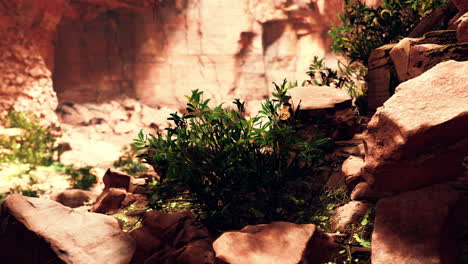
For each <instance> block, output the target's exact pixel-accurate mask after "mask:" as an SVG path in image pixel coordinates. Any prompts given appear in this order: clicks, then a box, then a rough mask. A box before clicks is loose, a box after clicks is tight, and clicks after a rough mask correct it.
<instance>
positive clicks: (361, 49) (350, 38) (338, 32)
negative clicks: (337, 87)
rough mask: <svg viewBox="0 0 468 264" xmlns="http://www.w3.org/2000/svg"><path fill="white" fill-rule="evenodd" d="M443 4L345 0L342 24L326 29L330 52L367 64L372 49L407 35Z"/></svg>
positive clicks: (433, 1)
mask: <svg viewBox="0 0 468 264" xmlns="http://www.w3.org/2000/svg"><path fill="white" fill-rule="evenodd" d="M446 5H447V1H445V0H383V1H382V5H381V6H378V7H369V6H367V4H366V3H364V2H361V1H349V0H347V1H346V5H345V9H344V13H343V14H341V15H340V19H341V24H342V26H333V27H332V29H331V30H330V31H329V35H330V36H331V37H332V38H333V45H332V51H333V52H335V53H337V54H339V55H343V56H345V57H347V58H348V59H350V60H351V62H355V61H358V62H361V63H363V64H364V65H366V66H367V63H368V58H369V56H370V53H371V51H372V50H373V49H375V48H378V47H380V46H382V45H384V44H388V43H392V42H396V41H398V40H400V39H402V38H403V37H406V36H408V34H409V33H410V32H411V31H412V30H413V29H414V28H415V27H416V25H417V24H418V22H419V21H421V19H422V18H423V17H425V16H427V15H428V14H430V13H431V12H433V11H434V10H436V9H437V8H441V7H444V6H446Z"/></svg>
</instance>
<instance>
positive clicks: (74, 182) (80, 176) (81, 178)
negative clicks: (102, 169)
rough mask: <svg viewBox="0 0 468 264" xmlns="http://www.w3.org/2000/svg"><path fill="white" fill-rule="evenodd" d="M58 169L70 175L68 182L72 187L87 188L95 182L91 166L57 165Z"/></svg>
mask: <svg viewBox="0 0 468 264" xmlns="http://www.w3.org/2000/svg"><path fill="white" fill-rule="evenodd" d="M57 168H59V170H61V171H63V172H64V173H65V174H67V175H69V176H70V179H69V180H70V183H71V187H72V188H73V189H82V190H89V188H91V187H92V186H93V185H94V184H96V183H97V180H96V175H94V174H93V173H91V169H92V168H91V167H89V166H86V167H82V168H74V167H71V166H63V165H61V164H60V165H57Z"/></svg>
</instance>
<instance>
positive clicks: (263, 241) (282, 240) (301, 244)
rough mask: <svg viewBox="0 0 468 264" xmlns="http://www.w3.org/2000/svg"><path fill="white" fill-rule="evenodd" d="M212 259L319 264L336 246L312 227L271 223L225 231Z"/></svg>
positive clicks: (238, 262) (259, 263)
mask: <svg viewBox="0 0 468 264" xmlns="http://www.w3.org/2000/svg"><path fill="white" fill-rule="evenodd" d="M213 248H214V250H215V252H216V258H218V259H219V260H221V261H224V262H226V263H230V264H241V263H257V264H288V263H291V264H293V263H304V264H305V263H323V262H326V261H327V260H329V258H330V256H331V254H332V252H333V251H334V250H336V245H335V244H334V243H333V240H332V238H331V237H329V236H328V235H326V234H325V233H323V232H321V231H320V230H318V229H317V228H316V227H315V225H313V224H304V225H298V224H294V223H287V222H273V223H270V224H266V225H255V226H246V227H244V228H243V229H242V230H240V231H233V232H226V233H224V234H222V235H221V236H220V237H219V238H218V239H217V240H216V241H215V242H214V244H213Z"/></svg>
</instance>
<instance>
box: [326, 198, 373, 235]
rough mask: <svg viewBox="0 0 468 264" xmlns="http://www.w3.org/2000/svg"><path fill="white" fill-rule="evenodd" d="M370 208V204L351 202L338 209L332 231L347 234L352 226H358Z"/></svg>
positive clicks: (333, 220) (334, 216)
mask: <svg viewBox="0 0 468 264" xmlns="http://www.w3.org/2000/svg"><path fill="white" fill-rule="evenodd" d="M370 207H371V205H370V204H369V203H363V202H360V201H351V202H349V203H347V204H345V205H343V206H340V207H338V208H336V209H335V214H334V215H333V219H332V230H333V231H335V232H336V231H339V232H342V233H343V232H345V231H346V228H347V227H349V226H350V225H352V224H358V221H360V220H361V219H362V217H363V216H364V215H365V214H366V212H367V210H368V209H369V208H370Z"/></svg>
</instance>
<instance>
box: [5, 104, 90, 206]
mask: <svg viewBox="0 0 468 264" xmlns="http://www.w3.org/2000/svg"><path fill="white" fill-rule="evenodd" d="M4 120H5V122H4V123H5V125H6V126H7V129H5V131H13V132H14V133H12V134H8V132H7V133H6V134H4V135H0V175H2V181H3V182H2V183H3V184H2V185H1V186H0V187H1V188H0V198H4V197H5V196H6V195H7V194H10V193H21V194H23V195H26V196H39V195H42V194H44V193H46V192H47V191H48V189H49V188H50V185H53V184H59V185H60V186H64V185H67V186H66V187H69V186H70V187H72V188H79V189H89V188H90V187H91V186H92V185H93V184H95V183H96V176H95V175H93V174H92V173H91V168H90V167H84V168H74V167H73V166H66V165H63V164H61V163H60V162H58V161H57V160H59V158H60V157H59V155H60V153H59V152H60V145H58V146H57V144H56V137H57V132H58V129H57V128H55V127H44V126H42V125H41V124H40V123H39V122H38V121H37V120H36V119H35V118H34V117H33V115H32V114H30V113H23V112H17V111H8V112H7V113H6V115H5V119H4ZM52 179H53V181H54V183H53V184H52V183H50V182H49V181H52Z"/></svg>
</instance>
